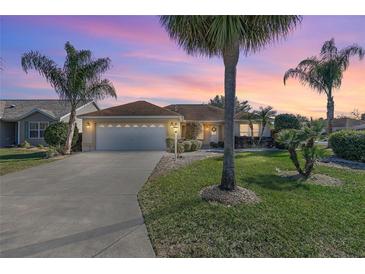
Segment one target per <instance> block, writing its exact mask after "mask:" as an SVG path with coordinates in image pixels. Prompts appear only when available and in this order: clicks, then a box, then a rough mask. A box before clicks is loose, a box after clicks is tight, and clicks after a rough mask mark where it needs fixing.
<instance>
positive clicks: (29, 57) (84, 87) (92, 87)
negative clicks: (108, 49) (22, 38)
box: [21, 42, 117, 154]
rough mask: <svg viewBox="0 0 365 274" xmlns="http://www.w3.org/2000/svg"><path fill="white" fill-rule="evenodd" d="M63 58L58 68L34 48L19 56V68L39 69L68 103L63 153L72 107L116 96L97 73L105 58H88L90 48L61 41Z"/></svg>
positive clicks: (66, 149)
mask: <svg viewBox="0 0 365 274" xmlns="http://www.w3.org/2000/svg"><path fill="white" fill-rule="evenodd" d="M65 51H66V60H65V63H64V65H63V67H62V68H60V67H58V65H57V64H56V63H55V62H54V61H53V60H51V59H50V58H48V57H47V56H45V55H42V54H41V53H39V52H38V51H30V52H27V53H25V54H23V56H22V58H21V62H22V67H23V70H24V71H25V72H26V73H28V71H29V70H30V69H34V70H36V71H38V72H39V74H40V75H42V76H43V77H44V78H46V80H47V81H48V82H49V83H50V85H51V86H52V87H53V88H54V90H55V91H56V93H57V94H58V96H59V98H60V99H64V100H68V101H69V103H70V105H71V112H70V118H69V122H68V125H69V126H68V130H67V140H66V144H65V147H64V153H65V154H70V153H71V144H72V136H73V134H74V129H75V122H76V108H77V106H78V105H79V104H80V102H83V101H90V100H100V99H104V98H105V97H107V96H112V97H114V98H116V97H117V95H116V91H115V89H114V87H113V84H112V83H111V82H110V81H109V80H108V79H102V78H101V75H102V74H103V73H105V72H106V71H107V70H108V69H109V68H110V62H111V61H110V59H109V58H100V59H96V60H94V59H92V55H91V51H90V50H76V49H75V47H74V46H72V45H71V44H70V42H67V43H66V44H65Z"/></svg>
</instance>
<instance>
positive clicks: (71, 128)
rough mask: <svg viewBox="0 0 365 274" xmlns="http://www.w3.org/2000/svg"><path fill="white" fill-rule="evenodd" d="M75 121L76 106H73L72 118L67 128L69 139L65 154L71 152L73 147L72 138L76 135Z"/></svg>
mask: <svg viewBox="0 0 365 274" xmlns="http://www.w3.org/2000/svg"><path fill="white" fill-rule="evenodd" d="M75 122H76V108H74V107H72V110H71V113H70V119H69V121H68V129H67V139H66V144H65V148H64V154H67V155H69V154H71V147H72V139H73V136H74V131H75Z"/></svg>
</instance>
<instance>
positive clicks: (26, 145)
mask: <svg viewBox="0 0 365 274" xmlns="http://www.w3.org/2000/svg"><path fill="white" fill-rule="evenodd" d="M20 147H22V148H30V144H29V143H28V141H27V140H25V141H24V142H23V143H21V144H20Z"/></svg>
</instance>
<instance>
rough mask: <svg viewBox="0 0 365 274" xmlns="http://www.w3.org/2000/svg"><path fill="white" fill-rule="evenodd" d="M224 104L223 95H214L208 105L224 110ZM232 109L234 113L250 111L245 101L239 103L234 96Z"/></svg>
mask: <svg viewBox="0 0 365 274" xmlns="http://www.w3.org/2000/svg"><path fill="white" fill-rule="evenodd" d="M224 102H225V97H224V95H216V96H214V98H212V99H209V102H208V105H212V106H216V107H219V108H224ZM234 108H235V112H236V113H238V112H240V111H250V110H251V105H250V103H249V102H248V101H247V100H244V101H242V102H240V100H238V98H237V96H236V97H235V99H234Z"/></svg>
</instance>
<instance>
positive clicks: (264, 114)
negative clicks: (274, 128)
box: [256, 106, 276, 144]
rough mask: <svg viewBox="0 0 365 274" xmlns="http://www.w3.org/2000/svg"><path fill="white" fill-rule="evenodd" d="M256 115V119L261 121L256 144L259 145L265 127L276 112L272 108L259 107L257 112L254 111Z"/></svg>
mask: <svg viewBox="0 0 365 274" xmlns="http://www.w3.org/2000/svg"><path fill="white" fill-rule="evenodd" d="M256 115H257V117H258V119H260V121H261V131H260V138H259V142H258V144H261V139H262V136H263V134H264V130H265V128H266V126H267V124H268V123H269V122H270V121H271V120H272V119H273V117H274V116H275V115H276V111H275V110H274V109H273V107H272V106H267V107H264V108H263V107H260V109H259V110H258V111H256Z"/></svg>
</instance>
